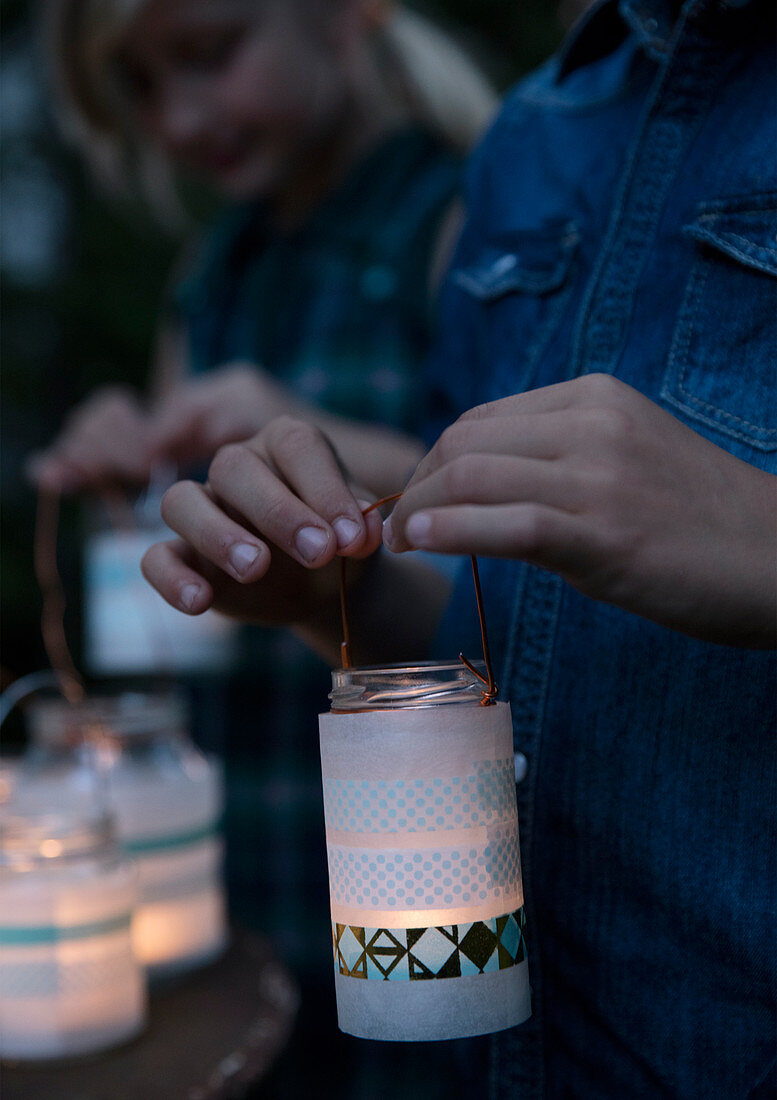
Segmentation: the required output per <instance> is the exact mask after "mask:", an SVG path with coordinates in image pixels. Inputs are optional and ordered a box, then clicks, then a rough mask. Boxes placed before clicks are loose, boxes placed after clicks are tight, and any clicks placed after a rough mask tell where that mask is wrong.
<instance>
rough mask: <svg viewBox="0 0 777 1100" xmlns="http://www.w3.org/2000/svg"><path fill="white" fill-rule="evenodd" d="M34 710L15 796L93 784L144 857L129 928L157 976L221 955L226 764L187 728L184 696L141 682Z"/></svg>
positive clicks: (78, 794) (36, 797) (131, 849)
mask: <svg viewBox="0 0 777 1100" xmlns="http://www.w3.org/2000/svg"><path fill="white" fill-rule="evenodd" d="M29 713H30V732H31V745H30V748H29V750H28V752H27V754H26V756H25V758H24V761H23V764H22V767H21V769H20V772H19V775H18V777H17V782H16V784H15V798H16V800H19V799H21V800H22V801H23V804H25V805H29V804H30V803H31V802H32V803H34V804H37V805H41V804H46V802H48V804H49V805H51V804H58V805H59V804H62V800H63V799H65V800H67V801H69V802H78V800H80V799H82V798H83V797H84V793H85V792H86V791H87V790H88V789H90V788H92V787H94V786H95V785H96V787H97V790H98V791H99V797H101V798H102V799H103V800H104V803H105V805H106V807H107V808H108V809H110V811H111V812H112V813H114V814H115V817H116V825H117V832H118V838H119V841H120V843H121V845H122V847H123V849H124V851H125V852H126V853H127V855H129V856H131V857H132V859H133V861H134V863H135V864H136V866H137V870H138V877H139V883H140V904H139V906H138V909H137V912H136V914H135V917H134V921H133V937H134V942H135V948H136V952H137V954H138V957H139V958H140V960H141V962H142V963H143V964H144V965H145V966H146V967H147V968H148V970H149V973H150V976H151V977H154V978H156V977H160V976H164V975H167V974H172V973H179V972H182V971H184V970H187V969H190V968H192V967H195V966H198V965H201V964H203V963H205V962H208V961H210V960H211V959H213V958H215V957H216V956H217V955H219V954H220V953H221V951H222V950H223V949H224V947H225V945H226V940H227V930H226V916H225V901H224V890H223V884H222V879H221V860H222V842H221V839H220V836H219V831H218V823H219V818H220V816H221V811H222V781H221V774H220V770H219V768H218V767H217V765H216V763H215V762H214V761H212V760H211V759H208V758H206V757H205V756H203V754H202V753H200V752H199V750H198V749H197V748H196V747H195V746H194V744H193V743H192V742H191V740H190V739H189V736H188V733H187V731H186V722H185V709H184V706H183V702H182V700H181V699H180V698H179V697H178V696H174V695H146V694H141V693H124V694H120V695H117V696H113V697H96V698H95V697H92V698H89V699H87V700H85V701H84V702H83V703H82V704H77V705H73V704H71V703H67V702H65V701H64V700H59V699H56V700H40V699H39V700H36V701H35V702H34V703H33V704H32V705H31V706H30V708H29ZM53 798H56V799H57V800H58V801H57V802H56V803H52V802H51V801H50V800H51V799H53Z"/></svg>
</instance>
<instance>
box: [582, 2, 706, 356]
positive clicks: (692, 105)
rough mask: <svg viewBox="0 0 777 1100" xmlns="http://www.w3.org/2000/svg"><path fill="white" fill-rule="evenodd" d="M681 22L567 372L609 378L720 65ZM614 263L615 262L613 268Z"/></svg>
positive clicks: (641, 129)
mask: <svg viewBox="0 0 777 1100" xmlns="http://www.w3.org/2000/svg"><path fill="white" fill-rule="evenodd" d="M690 14H694V12H691V13H689V15H690ZM687 22H688V17H686V18H685V19H681V20H680V22H679V23H678V26H677V28H676V30H675V35H674V41H673V48H672V56H671V58H670V59H669V61H668V63H667V64H666V65H665V66H664V67H663V69H661V70H659V75H658V77H657V79H656V81H655V83H654V87H653V90H652V93H651V94H649V95H648V99H647V103H646V107H645V110H644V112H643V116H642V120H641V122H640V125H639V126H638V127H637V132H636V136H635V139H634V141H633V143H632V150H631V154H630V157H629V160H628V162H627V164H626V167H625V169H624V171H623V176H622V180H623V182H622V185H621V188H620V190H619V193H618V199H617V202H616V205H615V210H614V214H613V217H612V220H611V223H610V227H609V230H608V233H607V237H606V240H605V242H604V245H603V246H602V249H601V250H600V253H599V257H598V259H597V263H596V267H595V270H594V274H593V275H592V277H591V279H590V280H589V284H588V288H587V292H586V295H585V298H584V301H583V305H582V308H581V311H580V316H579V321H578V325H577V327H576V331H575V338H574V345H573V356H572V363H573V374H585V373H589V372H590V371H591V370H593V369H596V370H603V371H608V372H609V373H614V371H615V369H616V366H617V363H616V359H617V355H618V353H619V351H620V349H621V348H622V346H623V340H624V338H625V335H626V331H627V329H628V322H629V319H630V316H631V313H632V311H633V308H634V301H635V297H636V293H637V290H638V283H639V274H640V271H641V270H642V268H643V267H644V263H645V261H646V258H647V255H648V252H649V245H650V242H651V241H652V240H654V239H655V236H656V233H657V231H658V226H659V220H660V219H659V216H658V215H659V213H660V210H661V209H662V207H663V206H664V204H665V202H666V197H667V195H668V193H669V190H670V188H671V186H672V184H673V182H674V180H675V178H676V174H677V168H678V166H679V164H680V162H681V159H682V156H683V153H684V151H685V150H686V149H687V148H688V146H689V144H690V143H691V141H692V140H693V138H694V136H695V134H696V133H697V132H698V130H699V129H700V127H701V125H702V124H703V121H704V114H703V111H702V109H701V108H702V107H704V106H705V105H706V104H707V103H708V102H709V100H710V98H711V97H712V96H713V95H714V92H715V88H716V87H717V84H718V81H719V78H720V69H721V65H722V64H723V63H724V62H725V61H726V58H725V53H723V52H721V51H720V50H719V49H718V50H716V51H715V52H712V48H711V46H708V43H707V42H706V41H705V39H704V37H703V35H701V33H700V32H699V31H698V30H696V29H691V30H688V31H687V32H686V31H685V27H686V25H687ZM683 33H685V41H683ZM680 46H683V50H682V51H681V50H680V49H679V47H680ZM700 46H708V48H710V52H712V56H711V57H707V58H701V59H700V58H698V56H697V55H698V54H699V50H700ZM681 53H682V56H679V55H680V54H681ZM699 60H704V61H705V65H704V66H701V65H700V64H699ZM694 82H695V83H694ZM663 100H665V101H666V102H667V104H671V106H672V110H671V112H670V111H668V110H666V109H664V110H662V111H660V112H659V111H657V107H658V105H659V103H661V102H662V101H663ZM654 113H655V117H654ZM678 119H679V122H678ZM678 127H679V130H680V136H679V137H678V134H677V130H678ZM657 162H660V168H659V169H657V167H656V164H657ZM641 181H642V189H641V191H640V182H641ZM616 246H617V247H616ZM617 257H620V258H621V259H620V262H619V263H617V264H616V263H615V260H616V258H617ZM597 313H598V314H599V316H598V317H597Z"/></svg>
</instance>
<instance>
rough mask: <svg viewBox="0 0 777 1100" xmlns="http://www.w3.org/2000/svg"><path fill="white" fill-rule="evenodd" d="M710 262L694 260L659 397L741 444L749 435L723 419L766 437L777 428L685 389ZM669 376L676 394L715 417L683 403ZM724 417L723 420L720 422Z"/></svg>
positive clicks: (747, 440)
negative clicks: (696, 319)
mask: <svg viewBox="0 0 777 1100" xmlns="http://www.w3.org/2000/svg"><path fill="white" fill-rule="evenodd" d="M699 264H702V265H703V267H702V270H701V272H700V273H699V274H696V273H695V271H696V269H698V267H699ZM711 268H712V265H711V264H710V263H709V261H697V264H696V269H695V271H694V272H692V273H691V277H690V281H689V285H688V290H687V291H686V296H685V301H684V302H683V304H682V306H681V307H680V312H679V314H678V318H677V330H676V331H677V336H676V337H675V341H674V343H673V346H672V348H671V349H670V352H669V360H668V370H667V373H666V375H665V376H664V385H663V386H662V388H661V396H662V397H663V398H664V399H665V400H666V401H669V402H670V403H671V404H673V405H674V406H675V407H676V408H680V409H683V408H684V409H686V411H689V412H691V413H692V414H693V415H695V416H698V417H699V419H700V420H702V421H703V422H704V423H705V424H708V425H709V426H710V427H712V428H721V427H722V428H726V429H727V430H728V431H729V432H730V433H731V435H732V436H733V437H734V438H736V439H739V440H740V441H741V442H744V443H753V442H757V441H754V440H753V438H752V436H748V435H745V434H744V432H737V431H736V429H734V428H730V427H728V425H727V424H726V423H725V421H732V422H733V423H736V424H741V425H742V427H744V428H749V429H750V430H751V431H752V432H755V433H757V434H758V435H759V436H765V437H767V439H771V438H772V437H777V429H775V428H765V427H763V426H762V425H760V424H752V423H751V422H750V421H749V420H745V419H744V417H741V416H736V415H735V414H734V413H730V412H726V410H725V409H721V408H718V407H717V406H716V405H713V404H711V402H709V401H704V400H703V399H702V398H701V397H697V396H695V395H694V394H693V393H691V391H690V390H688V389H686V387H685V385H684V381H685V377H686V374H687V363H688V356H689V349H690V345H691V337H692V336H693V333H694V320H695V318H696V316H697V314H698V311H699V305H700V302H701V298H702V294H703V291H704V286H705V284H706V282H707V278H708V276H709V273H710V271H711ZM670 376H674V377H675V378H676V380H677V381H676V387H677V391H678V393H680V394H682V395H683V397H684V398H685V400H686V401H687V402H688V403H689V404H690V405H691V406H697V407H698V408H699V409H706V410H707V411H708V412H710V413H713V414H715V419H712V418H711V417H705V416H702V415H701V414H700V413H699V412H697V411H696V409H694V408H690V409H689V408H688V405H683V403H682V402H681V401H680V400H679V399H678V398H677V396H676V395H675V394H674V393H673V391H672V389H671V384H670V381H669V378H670ZM721 419H723V421H724V423H721Z"/></svg>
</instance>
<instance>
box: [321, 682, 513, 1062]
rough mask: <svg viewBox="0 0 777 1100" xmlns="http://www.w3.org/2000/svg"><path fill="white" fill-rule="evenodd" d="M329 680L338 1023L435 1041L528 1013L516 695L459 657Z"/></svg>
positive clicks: (390, 1036)
mask: <svg viewBox="0 0 777 1100" xmlns="http://www.w3.org/2000/svg"><path fill="white" fill-rule="evenodd" d="M471 668H472V671H471V670H470V669H471ZM332 681H333V690H332V693H331V695H330V699H331V701H332V709H331V711H330V712H329V713H328V714H322V715H321V717H320V741H321V764H322V775H323V786H324V813H325V823H326V840H327V855H328V860H329V887H330V901H331V911H332V940H333V949H334V978H335V990H336V995H337V1012H338V1022H339V1025H340V1028H341V1029H342V1030H343V1031H345V1032H348V1033H349V1034H351V1035H357V1036H359V1037H361V1038H367V1039H385V1040H429V1039H454V1038H460V1037H464V1036H469V1035H481V1034H485V1033H486V1032H491V1031H498V1030H501V1029H503V1028H507V1027H512V1026H513V1025H514V1024H518V1023H520V1022H521V1021H522V1020H524V1019H526V1018H527V1016H528V1015H529V1014H530V1001H529V984H528V964H527V961H526V953H525V943H524V934H523V929H524V923H523V890H522V885H521V871H520V855H519V848H518V818H517V812H516V797H515V771H514V757H513V743H512V724H511V721H510V706H509V704H508V703H501V702H499V703H497V702H493V701H492V700H491V699H488V700H487V699H486V696H485V695H484V693H483V691H482V686H483V685H482V683H481V682H480V680H479V679H478V677H477V675H476V673H475V670H474V667H473V666H470V667H467V666H465V664H463V663H461V662H450V663H448V664H436V665H433V664H419V665H414V666H386V667H382V668H343V669H337V670H336V671H335V672H333V674H332Z"/></svg>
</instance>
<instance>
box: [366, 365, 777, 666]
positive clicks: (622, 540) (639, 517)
mask: <svg viewBox="0 0 777 1100" xmlns="http://www.w3.org/2000/svg"><path fill="white" fill-rule="evenodd" d="M776 487H777V479H775V478H774V477H772V476H771V475H770V474H767V473H764V472H763V471H762V470H759V469H757V468H755V467H752V466H749V465H748V464H747V463H745V462H742V461H741V460H739V459H737V458H734V457H733V456H732V455H730V454H729V453H728V452H727V451H724V450H722V449H721V448H719V447H716V446H715V445H714V444H712V443H710V442H709V441H708V440H706V439H704V438H703V437H702V436H700V435H698V434H697V433H696V432H694V431H692V430H691V429H690V428H687V427H686V426H685V425H683V424H681V423H680V421H678V420H677V419H675V417H673V416H671V415H670V414H669V413H667V412H664V411H663V410H662V409H661V408H659V406H658V405H656V404H655V403H654V402H652V401H650V400H648V398H646V397H644V396H643V395H642V394H640V393H638V392H637V391H636V390H634V389H632V388H631V387H630V386H627V385H625V384H624V383H622V382H619V381H617V380H616V379H613V378H611V377H610V376H608V375H587V376H584V377H582V378H577V379H574V380H572V381H569V382H563V383H560V384H558V385H555V386H549V387H547V388H545V389H540V390H535V391H532V392H530V393H526V394H522V395H520V396H517V397H509V398H504V399H503V400H501V401H495V402H493V403H492V404H489V405H483V406H480V407H479V408H476V409H472V410H471V411H470V412H468V413H467V414H465V415H464V416H462V417H461V418H460V419H459V420H458V421H457V422H456V423H455V424H454V425H452V426H451V427H450V428H448V429H447V431H445V432H444V433H443V435H442V436H441V438H440V439H439V441H438V442H437V443H436V445H435V446H434V448H433V449H432V450H431V452H430V453H429V454H428V455H427V457H426V458H425V459H424V460H423V461H422V462H421V464H420V465H419V467H418V469H417V471H416V473H415V474H414V476H413V477H412V479H411V480H410V482H409V484H408V486H407V488H406V490H405V492H404V494H403V496H402V499H401V500H400V501H399V503H398V504H397V506H396V508H395V510H394V512H393V514H392V516H391V517H390V520H388V521H387V523H386V529H385V531H384V541H385V542H386V544H387V546H388V547H389V548H390V549H392V550H395V551H402V550H407V549H410V548H422V549H426V550H434V551H440V552H443V553H453V554H460V553H475V554H486V555H493V556H499V557H510V558H523V559H525V560H527V561H530V562H533V563H534V564H536V565H539V566H542V567H544V568H547V569H550V570H552V571H554V572H557V573H560V574H561V575H562V576H563V577H564V578H565V579H566V580H567V581H568V582H569V583H570V584H572V585H574V586H575V587H576V588H578V589H579V590H580V591H581V592H583V593H585V594H586V595H588V596H591V597H593V598H594V599H599V600H605V601H607V602H609V603H613V604H616V605H618V606H619V607H622V608H625V609H626V610H629V611H633V612H636V613H637V614H639V615H644V616H645V617H647V618H650V619H653V620H655V621H656V622H659V623H662V624H663V625H665V626H669V627H672V628H673V629H676V630H680V631H683V632H685V633H689V634H693V635H696V636H698V637H702V638H705V639H708V640H711V641H720V642H726V643H729V644H740V645H754V646H766V645H770V644H774V640H775V625H776V620H777V615H776V614H775V611H776V608H775V588H776V586H777V571H776V570H775V556H774V551H775V539H774V535H775V504H776V503H777V497H776V496H775V489H776Z"/></svg>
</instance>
